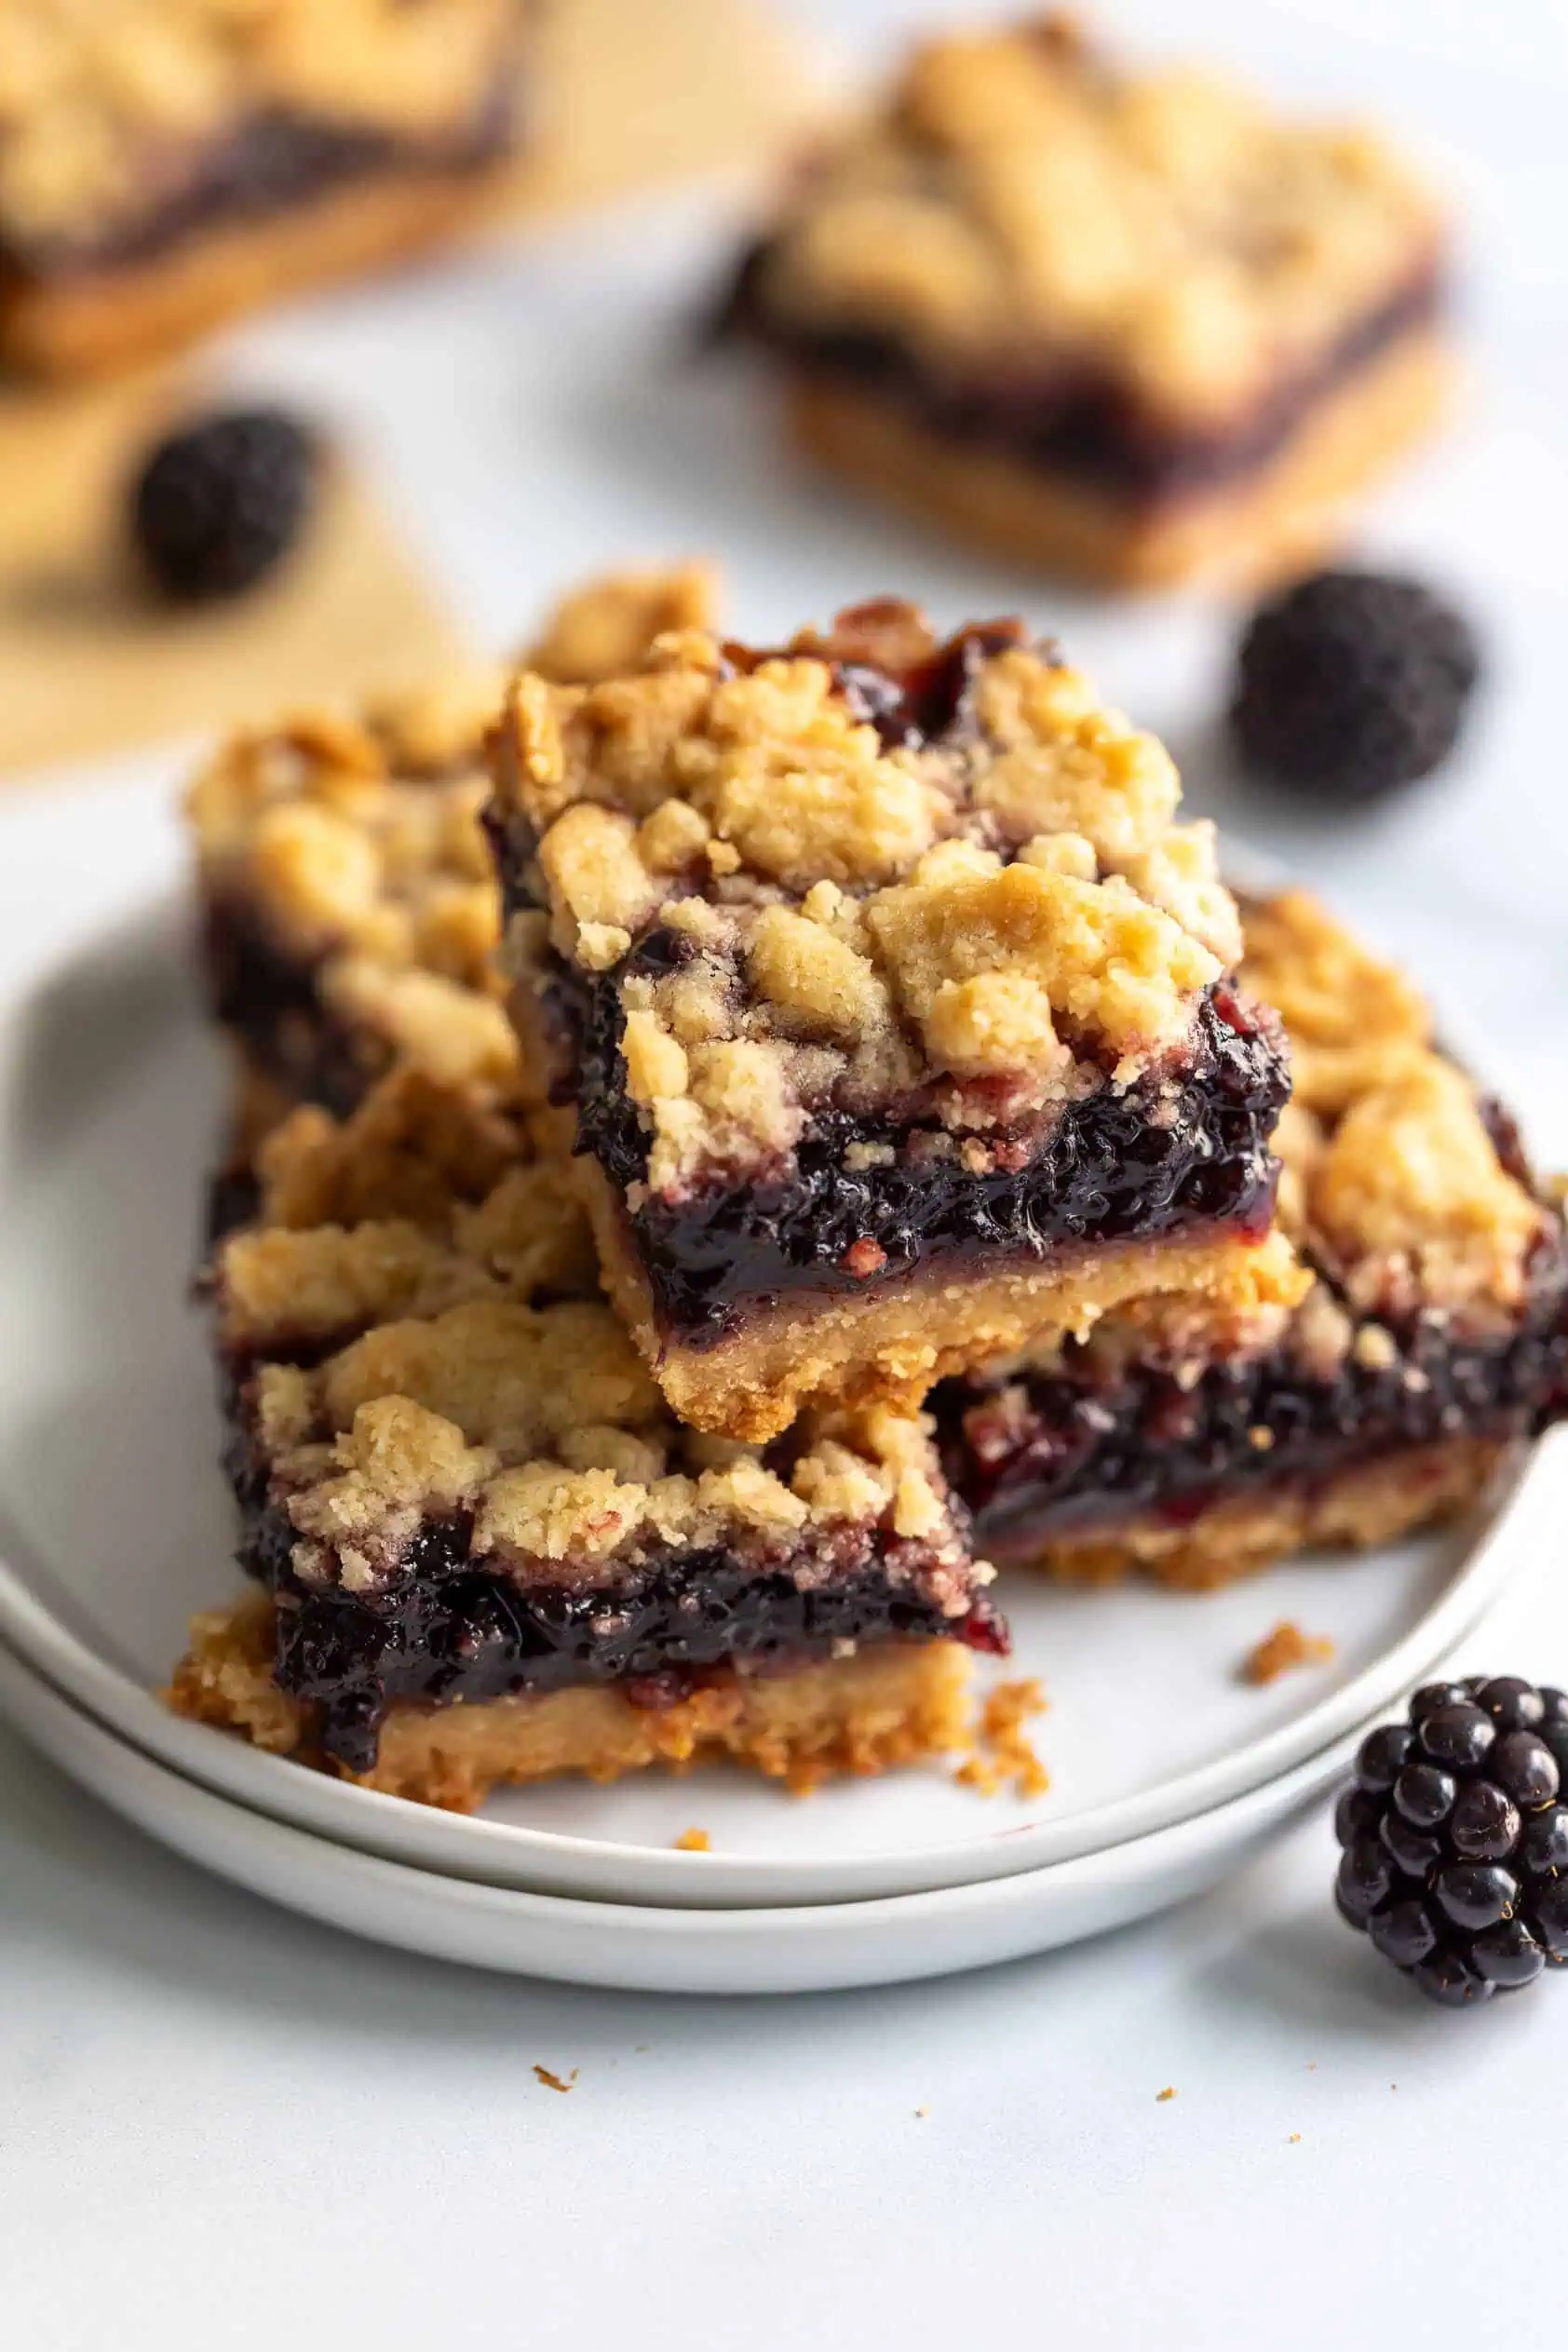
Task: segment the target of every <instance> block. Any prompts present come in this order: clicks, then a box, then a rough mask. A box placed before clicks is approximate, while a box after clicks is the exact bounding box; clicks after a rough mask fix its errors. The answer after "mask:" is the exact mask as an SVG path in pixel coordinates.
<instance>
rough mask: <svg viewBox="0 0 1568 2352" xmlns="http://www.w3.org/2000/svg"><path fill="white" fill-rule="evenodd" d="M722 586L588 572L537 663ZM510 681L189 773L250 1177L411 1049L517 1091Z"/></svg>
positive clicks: (601, 670)
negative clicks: (509, 958) (265, 1140)
mask: <svg viewBox="0 0 1568 2352" xmlns="http://www.w3.org/2000/svg"><path fill="white" fill-rule="evenodd" d="M713 597H714V587H713V582H712V579H711V577H710V574H708V573H707V572H706V571H705V570H704V569H703V568H701V567H700V566H697V565H686V566H683V567H681V568H677V569H673V570H669V571H663V572H645V573H640V572H629V573H618V574H610V575H608V576H606V577H603V578H600V579H596V580H592V581H590V582H588V584H587V586H585V587H584V588H580V589H578V590H577V591H576V592H575V593H574V594H573V595H571V596H569V597H567V598H566V599H565V601H564V602H562V603H561V605H560V606H559V607H558V609H557V610H556V612H555V614H554V615H552V617H551V618H550V620H549V622H548V624H547V628H546V629H545V632H544V634H543V636H542V637H541V638H540V639H539V641H538V642H537V644H536V645H535V646H534V650H533V652H532V654H531V656H529V658H530V659H531V660H532V661H533V662H534V665H535V666H536V667H537V668H538V669H541V670H542V671H544V672H546V673H547V674H548V675H549V676H551V677H555V678H560V679H562V680H567V681H580V680H585V679H592V678H595V677H598V676H601V675H602V674H605V673H606V672H609V673H613V672H614V671H615V669H618V668H620V667H622V666H623V665H624V664H626V663H628V662H630V661H632V660H634V659H635V658H636V657H637V656H638V655H639V654H640V653H641V651H642V648H643V647H644V646H645V645H646V644H647V643H648V642H650V640H651V639H652V638H653V637H655V636H656V635H657V634H658V633H659V632H660V631H661V630H664V629H672V628H684V627H692V626H696V625H697V624H699V623H701V622H702V621H704V620H705V619H707V617H708V616H709V615H710V610H711V606H712V602H713ZM504 686H505V673H504V671H503V670H502V669H499V668H497V669H494V670H488V669H476V670H475V672H474V673H473V674H472V675H470V676H467V677H456V678H451V679H448V680H446V681H445V682H443V683H442V684H441V685H440V686H439V687H434V688H430V689H421V690H418V691H414V692H411V693H409V694H406V695H403V696H386V697H384V698H383V699H382V700H381V701H380V702H379V703H377V704H375V705H374V706H372V708H371V709H369V710H366V711H365V712H363V713H362V714H361V715H360V716H359V717H358V718H355V719H345V718H342V717H337V716H331V715H315V716H307V717H304V718H301V719H298V720H295V721H292V722H291V723H287V724H284V725H281V726H278V727H274V728H270V729H266V730H263V731H260V732H250V733H247V734H242V735H240V736H238V737H235V738H234V739H233V740H232V741H230V742H229V743H227V744H226V745H224V746H223V749H222V750H220V751H219V753H218V754H217V756H216V757H215V758H214V759H213V760H212V761H211V762H210V764H209V765H208V766H207V768H206V769H205V771H204V772H203V773H202V775H201V776H200V777H198V778H197V779H196V783H195V785H194V786H193V788H192V790H191V792H190V795H189V798H188V802H187V817H188V820H189V824H190V828H191V832H192V835H193V840H194V845H195V849H196V868H197V882H198V890H199V896H200V901H201V924H202V955H203V964H204V967H205V972H206V978H207V985H208V993H209V997H210V1003H211V1007H212V1010H213V1012H214V1014H215V1015H216V1018H217V1019H218V1021H220V1023H221V1024H222V1025H223V1028H224V1030H225V1031H226V1033H227V1034H228V1036H229V1037H230V1039H231V1040H232V1042H233V1044H234V1046H235V1048H237V1061H238V1065H239V1070H240V1074H241V1084H240V1089H239V1095H240V1099H239V1106H238V1115H237V1134H236V1138H235V1142H236V1153H235V1159H236V1165H237V1168H238V1169H240V1170H243V1169H244V1167H245V1165H246V1164H247V1162H248V1159H249V1156H250V1152H251V1150H252V1148H253V1146H254V1143H255V1141H256V1139H257V1137H258V1136H259V1135H260V1134H262V1133H264V1131H265V1129H267V1128H268V1127H269V1126H270V1125H272V1124H273V1123H274V1122H275V1121H276V1120H277V1118H278V1117H279V1116H280V1115H282V1114H283V1113H284V1112H285V1111H286V1110H287V1109H288V1108H289V1107H290V1106H291V1103H293V1102H298V1101H302V1100H303V1101H309V1102H320V1103H322V1104H324V1105H325V1106H326V1107H327V1108H329V1109H331V1110H333V1111H336V1112H339V1113H347V1112H349V1111H351V1110H352V1109H353V1107H354V1105H355V1104H356V1103H357V1102H358V1101H359V1100H360V1099H361V1097H362V1096H363V1094H364V1093H365V1091H366V1089H367V1088H369V1087H370V1086H372V1085H373V1084H374V1083H375V1081H376V1080H377V1079H378V1078H379V1077H381V1076H382V1075H384V1074H385V1072H386V1071H388V1070H389V1069H391V1068H393V1067H394V1066H396V1065H397V1064H399V1063H400V1062H412V1063H413V1064H414V1065H416V1066H418V1067H420V1068H423V1069H425V1070H426V1071H427V1072H428V1073H429V1074H430V1075H432V1076H434V1077H436V1078H437V1079H439V1080H440V1081H443V1082H445V1083H448V1084H451V1085H454V1086H464V1085H480V1086H485V1087H488V1088H492V1089H493V1090H495V1091H496V1092H498V1093H501V1094H505V1093H507V1092H511V1091H515V1090H516V1088H517V1086H518V1084H519V1073H518V1066H517V1048H516V1043H515V1040H514V1038H513V1036H512V1033H511V1031H510V1029H509V1027H508V1025H507V1020H506V1016H505V1013H504V1010H503V1008H502V1005H501V1001H500V990H499V984H498V982H497V980H496V979H495V975H494V972H493V950H494V948H495V945H496V942H497V939H498V937H499V931H500V906H499V898H498V894H497V891H496V887H495V882H494V877H493V870H492V866H491V859H490V852H489V848H488V846H487V844H486V842H485V838H484V833H483V830H482V828H481V826H480V810H481V808H482V807H483V804H484V802H485V800H486V798H487V797H488V792H489V785H488V781H487V778H486V776H485V773H484V766H483V749H482V747H483V738H484V734H485V730H486V728H487V727H488V726H489V725H490V724H491V723H492V722H493V719H494V717H495V715H496V712H497V711H498V710H499V709H500V706H501V699H502V694H503V689H504Z"/></svg>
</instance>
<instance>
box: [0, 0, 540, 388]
mask: <svg viewBox="0 0 1568 2352" xmlns="http://www.w3.org/2000/svg"><path fill="white" fill-rule="evenodd" d="M535 13H536V10H535V0H412V5H411V0H331V6H322V5H318V0H96V5H92V6H85V5H82V0H7V6H6V7H5V8H4V9H0V359H3V360H4V361H6V362H7V363H8V364H10V365H12V366H14V367H20V368H25V369H32V370H38V371H42V372H47V373H53V374H74V373H77V372H91V371H94V370H98V369H101V368H107V367H115V366H119V365H121V364H123V363H125V362H128V361H129V360H133V359H136V358H140V357H142V356H144V355H146V354H148V353H152V352H155V351H160V350H163V349H167V348H169V346H171V345H177V344H180V343H182V342H184V341H186V340H187V339H189V338H190V337H191V336H193V335H195V334H197V333H199V332H201V331H204V330H205V329H207V328H210V327H211V326H213V325H215V324H217V323H218V322H219V321H221V320H223V319H224V318H231V317H233V316H235V315H237V314H238V313H240V312H243V311H246V310H250V309H251V308H253V307H255V306H256V305H258V304H263V303H265V302H268V301H271V300H273V299H274V298H276V297H277V296H279V295H284V294H288V293H291V292H294V291H298V290H300V289H303V288H309V287H314V286H318V285H324V284H327V283H330V282H331V281H332V280H333V279H337V278H341V277H349V276H352V275H354V274H355V273H357V272H359V271H363V270H367V269H370V268H372V267H374V266H376V265H377V264H382V263H385V262H387V261H389V260H392V259H394V258H396V257H397V256H399V255H401V254H405V253H409V252H412V251H414V250H417V249H418V248H420V247H422V246H426V245H428V244H430V243H433V242H434V241H436V240H438V239H439V238H441V237H445V236H447V235H448V234H450V233H451V232H453V230H455V229H457V228H459V227H460V226H462V225H464V224H465V223H467V222H468V221H470V220H471V219H473V218H475V217H477V216H478V215H480V213H481V212H482V211H483V210H485V209H486V208H487V207H488V206H489V205H490V204H491V203H492V202H493V199H494V194H495V190H496V187H497V184H498V182H500V181H501V180H502V179H503V177H504V176H505V174H506V173H507V171H508V170H509V169H510V166H511V164H512V162H513V159H514V156H515V155H516V152H517V150H518V147H519V143H520V141H521V140H522V139H524V138H525V137H526V135H527V128H528V114H529V107H528V85H529V78H530V76H529V72H528V65H529V55H530V49H531V45H532V41H533V37H534V18H535Z"/></svg>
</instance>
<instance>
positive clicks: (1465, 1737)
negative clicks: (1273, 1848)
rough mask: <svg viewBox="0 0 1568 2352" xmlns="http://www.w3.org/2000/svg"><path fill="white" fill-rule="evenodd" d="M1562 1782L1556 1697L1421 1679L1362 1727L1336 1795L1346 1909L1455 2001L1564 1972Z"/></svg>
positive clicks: (1513, 1680)
mask: <svg viewBox="0 0 1568 2352" xmlns="http://www.w3.org/2000/svg"><path fill="white" fill-rule="evenodd" d="M1565 1781H1568V1696H1564V1694H1563V1693H1562V1692H1561V1691H1559V1690H1552V1689H1549V1688H1545V1687H1543V1688H1540V1689H1537V1688H1536V1687H1535V1685H1534V1683H1524V1682H1521V1681H1520V1680H1519V1678H1518V1677H1517V1676H1515V1675H1497V1676H1494V1677H1492V1678H1491V1679H1490V1680H1489V1679H1487V1678H1486V1677H1484V1676H1477V1677H1476V1678H1474V1679H1473V1680H1472V1681H1469V1682H1466V1683H1427V1684H1426V1688H1425V1689H1424V1690H1419V1691H1417V1692H1416V1694H1415V1696H1414V1697H1413V1699H1412V1700H1411V1703H1410V1711H1409V1715H1408V1717H1407V1719H1406V1721H1405V1722H1404V1723H1384V1724H1381V1725H1380V1726H1379V1727H1378V1729H1377V1730H1376V1731H1373V1732H1369V1734H1368V1735H1367V1737H1366V1738H1365V1739H1364V1740H1363V1741H1362V1742H1361V1748H1360V1752H1359V1754H1358V1757H1357V1759H1356V1777H1355V1778H1354V1780H1353V1781H1352V1782H1351V1784H1350V1786H1349V1787H1348V1788H1347V1789H1345V1791H1344V1793H1343V1794H1342V1796H1341V1797H1340V1800H1339V1805H1338V1809H1337V1811H1336V1812H1335V1815H1334V1833H1335V1835H1336V1837H1337V1838H1338V1840H1339V1843H1340V1845H1341V1846H1342V1848H1343V1849H1344V1850H1343V1852H1342V1854H1341V1857H1340V1865H1339V1876H1338V1879H1337V1881H1336V1885H1335V1899H1336V1900H1337V1902H1338V1904H1339V1909H1340V1913H1341V1916H1342V1917H1343V1918H1345V1920H1347V1921H1348V1922H1349V1924H1350V1926H1352V1927H1356V1928H1358V1929H1359V1930H1360V1931H1361V1933H1362V1934H1364V1935H1366V1936H1369V1937H1370V1938H1371V1939H1372V1942H1373V1943H1374V1944H1375V1945H1376V1947H1377V1949H1378V1951H1379V1952H1381V1953H1382V1954H1383V1956H1384V1958H1385V1959H1386V1960H1389V1961H1392V1963H1393V1965H1394V1966H1395V1967H1397V1968H1400V1969H1402V1970H1403V1971H1404V1972H1405V1973H1406V1975H1408V1976H1413V1978H1414V1980H1415V1981H1416V1983H1417V1984H1418V1985H1419V1986H1420V1988H1421V1990H1422V1992H1423V1993H1425V1994H1426V1995H1427V1997H1428V1999H1430V2000H1433V2001H1439V2002H1441V2003H1442V2004H1443V2006H1444V2007H1448V2008H1467V2007H1471V2006H1472V2005H1473V2004H1474V2003H1476V2002H1478V2001H1485V2000H1490V1998H1491V1996H1492V1994H1494V1993H1513V1992H1517V1991H1518V1990H1519V1989H1520V1987H1521V1986H1522V1985H1526V1984H1530V1983H1533V1982H1534V1979H1535V1978H1536V1977H1538V1976H1539V1975H1540V1974H1541V1972H1542V1970H1543V1969H1544V1968H1547V1967H1565V1966H1568V1804H1559V1802H1558V1796H1559V1792H1560V1789H1561V1785H1562V1784H1563V1783H1564V1782H1565Z"/></svg>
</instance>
